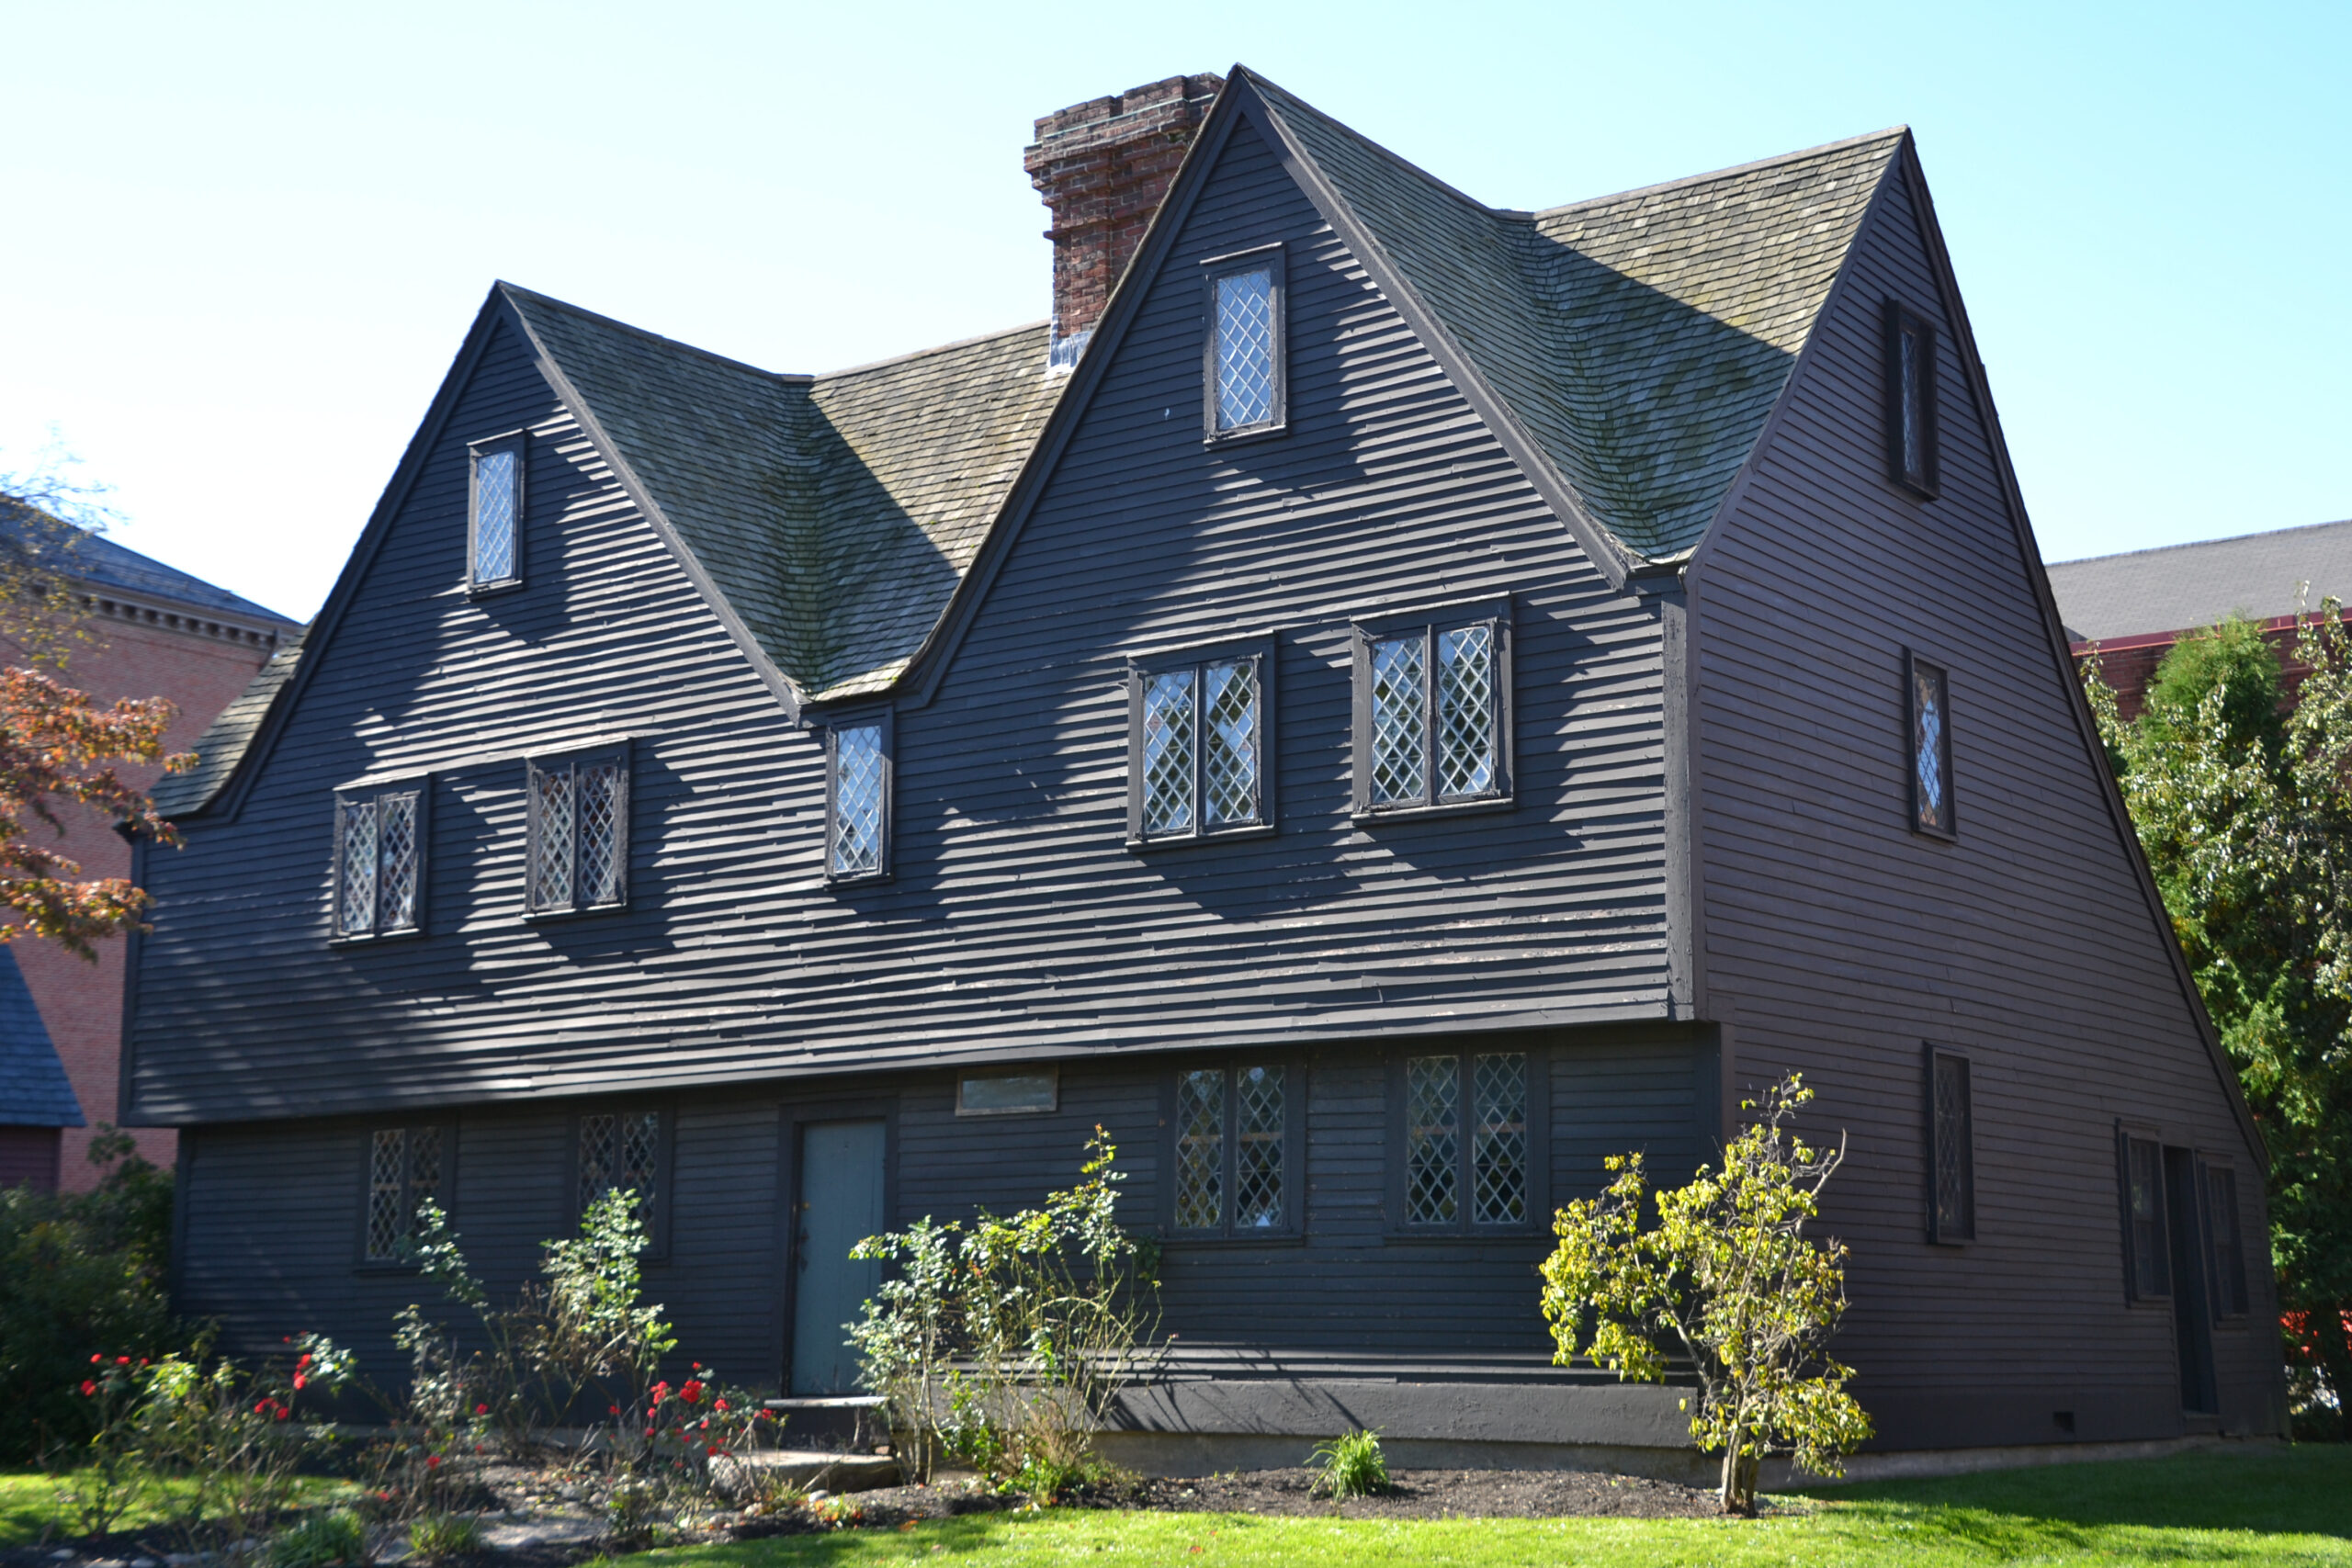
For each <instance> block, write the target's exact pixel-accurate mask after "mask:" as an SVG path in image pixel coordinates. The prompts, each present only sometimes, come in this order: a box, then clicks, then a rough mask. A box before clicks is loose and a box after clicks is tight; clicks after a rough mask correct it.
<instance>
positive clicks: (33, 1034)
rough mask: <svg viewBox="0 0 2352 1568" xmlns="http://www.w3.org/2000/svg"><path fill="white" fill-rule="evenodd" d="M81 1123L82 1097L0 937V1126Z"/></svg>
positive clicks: (50, 1125)
mask: <svg viewBox="0 0 2352 1568" xmlns="http://www.w3.org/2000/svg"><path fill="white" fill-rule="evenodd" d="M83 1124H84V1123H83V1121H82V1102H81V1101H80V1100H76V1099H74V1085H73V1084H72V1082H71V1081H69V1080H68V1079H67V1078H66V1077H65V1065H64V1064H63V1063H62V1062H60V1061H59V1060H58V1059H57V1047H56V1046H55V1045H53V1044H51V1043H50V1039H49V1026H48V1025H47V1024H45V1023H43V1022H42V1021H41V1018H40V1008H38V1007H36V1006H34V1005H33V994H32V991H31V989H30V988H29V987H27V986H26V984H25V976H24V971H23V970H21V969H19V968H17V954H16V953H15V952H14V951H13V950H12V949H11V948H10V947H9V946H8V945H7V944H6V943H5V942H0V1126H7V1127H79V1126H82V1125H83Z"/></svg>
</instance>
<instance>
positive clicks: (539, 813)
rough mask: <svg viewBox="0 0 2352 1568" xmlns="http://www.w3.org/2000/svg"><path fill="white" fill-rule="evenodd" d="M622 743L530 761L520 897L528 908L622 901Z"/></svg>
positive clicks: (549, 911) (560, 910)
mask: <svg viewBox="0 0 2352 1568" xmlns="http://www.w3.org/2000/svg"><path fill="white" fill-rule="evenodd" d="M628 782H629V781H628V749H627V748H626V747H622V746H615V747H611V748H600V749H598V750H594V751H588V752H583V753H581V754H578V755H575V756H570V757H559V758H543V757H535V758H533V759H532V760H531V761H530V764H529V790H530V799H529V810H528V833H527V837H528V840H529V842H528V845H527V846H526V852H525V853H526V862H527V864H526V874H525V876H524V889H525V892H524V903H525V907H526V908H527V909H528V911H529V912H530V913H532V914H534V915H565V914H572V913H577V912H585V911H587V910H590V909H599V908H616V907H617V906H619V905H622V904H625V903H627V902H628Z"/></svg>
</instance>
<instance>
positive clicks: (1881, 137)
mask: <svg viewBox="0 0 2352 1568" xmlns="http://www.w3.org/2000/svg"><path fill="white" fill-rule="evenodd" d="M1910 133H1911V128H1910V127H1909V126H1907V125H1891V126H1888V127H1887V128H1886V129H1884V130H1872V131H1866V132H1864V133H1863V134H1862V135H1860V136H1848V137H1844V138H1841V139H1840V140H1838V141H1825V142H1823V143H1821V145H1819V146H1818V147H1800V148H1799V149H1797V150H1796V151H1795V152H1780V153H1775V154H1774V155H1773V156H1771V157H1770V158H1757V159H1754V160H1751V161H1750V162H1748V163H1745V164H1731V165H1730V166H1728V167H1726V168H1721V169H1711V170H1709V171H1708V172H1707V173H1705V174H1703V175H1684V176H1682V177H1681V178H1680V179H1675V180H1660V181H1658V182H1657V184H1656V185H1646V186H1630V187H1628V188H1627V189H1624V190H1620V191H1611V193H1610V194H1608V195H1607V196H1589V197H1584V198H1583V199H1582V200H1579V201H1564V202H1562V203H1561V204H1560V205H1559V206H1557V207H1539V208H1537V209H1535V210H1533V211H1532V212H1531V213H1529V214H1528V215H1527V216H1529V217H1530V218H1534V219H1544V218H1550V217H1554V216H1555V215H1557V214H1559V213H1563V212H1574V211H1576V210H1577V209H1579V208H1586V207H1606V206H1610V205H1611V204H1613V203H1616V202H1620V201H1626V200H1630V199H1631V198H1633V197H1641V196H1657V195H1661V194H1663V193H1664V192H1667V191H1670V190H1685V189H1688V188H1689V187H1691V186H1702V185H1706V184H1709V183H1710V182H1712V181H1715V180H1727V179H1730V178H1732V177H1734V176H1735V175H1752V174H1754V173H1756V172H1757V171H1758V170H1759V169H1770V168H1772V167H1775V166H1776V165H1778V164H1795V163H1801V162H1803V161H1804V160H1805V159H1808V158H1818V157H1821V156H1823V155H1824V154H1826V153H1829V152H1844V151H1846V150H1847V149H1848V148H1850V147H1860V146H1864V145H1867V144H1868V143H1870V142H1872V141H1885V140H1887V139H1889V138H1892V137H1901V136H1907V135H1909V134H1910Z"/></svg>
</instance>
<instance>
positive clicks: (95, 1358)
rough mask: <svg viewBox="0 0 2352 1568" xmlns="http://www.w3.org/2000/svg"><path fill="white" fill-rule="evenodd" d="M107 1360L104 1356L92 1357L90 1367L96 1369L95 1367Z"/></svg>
mask: <svg viewBox="0 0 2352 1568" xmlns="http://www.w3.org/2000/svg"><path fill="white" fill-rule="evenodd" d="M105 1359H106V1358H105V1357H104V1356H93V1357H91V1358H90V1365H92V1366H94V1367H95V1366H96V1365H97V1364H98V1363H99V1362H100V1361H103V1360H105Z"/></svg>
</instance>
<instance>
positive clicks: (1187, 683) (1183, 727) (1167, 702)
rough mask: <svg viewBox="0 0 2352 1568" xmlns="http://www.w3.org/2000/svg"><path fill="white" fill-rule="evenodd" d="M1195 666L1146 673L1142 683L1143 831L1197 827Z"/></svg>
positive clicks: (1166, 830)
mask: <svg viewBox="0 0 2352 1568" xmlns="http://www.w3.org/2000/svg"><path fill="white" fill-rule="evenodd" d="M1193 675H1194V671H1192V670H1189V669H1187V670H1169V671H1161V672H1160V673H1159V674H1156V675H1150V676H1147V677H1146V678H1145V680H1144V687H1143V830H1144V831H1145V832H1146V833H1188V832H1190V831H1192V829H1193V784H1194V779H1193Z"/></svg>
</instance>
